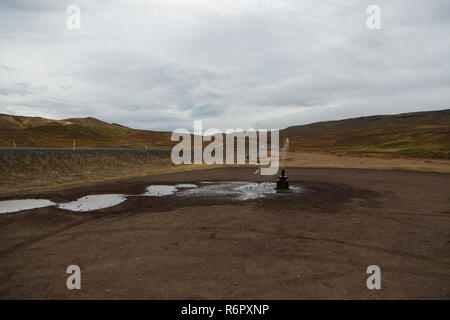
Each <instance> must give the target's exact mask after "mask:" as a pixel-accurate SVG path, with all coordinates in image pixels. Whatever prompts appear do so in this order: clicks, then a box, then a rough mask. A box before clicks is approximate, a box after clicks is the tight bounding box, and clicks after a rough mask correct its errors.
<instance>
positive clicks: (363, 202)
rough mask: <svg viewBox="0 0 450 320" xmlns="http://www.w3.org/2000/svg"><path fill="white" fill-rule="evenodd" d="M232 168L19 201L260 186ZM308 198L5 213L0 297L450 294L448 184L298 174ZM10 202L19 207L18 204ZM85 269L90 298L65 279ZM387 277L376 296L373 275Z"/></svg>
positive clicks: (435, 177) (325, 172)
mask: <svg viewBox="0 0 450 320" xmlns="http://www.w3.org/2000/svg"><path fill="white" fill-rule="evenodd" d="M253 171H254V170H253V169H250V168H223V169H213V170H205V171H192V172H181V173H173V174H168V175H155V176H148V177H144V178H133V179H126V180H121V181H117V182H107V183H101V184H95V185H87V186H85V187H74V188H67V189H60V190H58V191H55V192H49V191H47V192H42V193H34V194H29V195H25V194H21V195H19V194H18V195H16V196H15V197H24V196H27V197H39V198H48V199H51V200H54V201H67V200H75V199H77V198H78V197H80V196H84V195H87V194H94V193H97V194H99V193H126V194H139V193H142V192H143V191H144V189H145V187H146V186H148V185H149V184H157V183H165V184H176V183H195V182H200V181H229V180H248V181H252V180H254V176H253ZM288 174H289V179H290V181H291V183H292V184H295V185H298V186H301V187H302V188H303V189H304V191H303V192H301V193H295V194H286V195H280V194H278V195H273V196H268V197H266V198H262V199H255V200H248V201H244V202H242V201H237V200H232V199H229V198H226V197H220V198H214V197H209V198H207V197H192V198H184V197H179V196H176V195H170V196H166V197H160V198H151V197H131V198H129V200H127V201H126V202H124V203H122V204H120V205H118V206H116V207H113V208H110V209H103V210H100V211H96V212H93V213H71V212H67V211H63V210H61V209H58V208H56V207H48V208H42V209H35V210H29V211H24V212H20V213H15V214H3V215H0V270H1V271H0V298H1V299H17V298H19V299H22V298H31V299H36V298H44V299H53V298H61V299H79V298H84V299H91V298H101V299H103V298H105V299H115V298H133V299H180V298H181V299H253V298H256V299H334V298H336V299H342V298H357V299H374V298H389V299H390V298H402V299H410V298H425V299H428V298H437V299H449V295H450V220H449V219H450V175H449V174H438V173H423V172H407V171H381V170H356V169H311V168H308V169H301V168H289V169H288ZM10 198H11V197H10ZM72 264H75V265H78V266H80V268H81V279H82V280H81V286H82V289H81V290H68V289H67V288H66V278H67V277H68V274H66V268H67V266H69V265H72ZM374 264H375V265H379V266H380V268H381V285H382V289H381V290H368V289H367V287H366V279H367V277H368V275H367V274H366V268H367V266H369V265H374Z"/></svg>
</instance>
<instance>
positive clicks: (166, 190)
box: [143, 185, 177, 197]
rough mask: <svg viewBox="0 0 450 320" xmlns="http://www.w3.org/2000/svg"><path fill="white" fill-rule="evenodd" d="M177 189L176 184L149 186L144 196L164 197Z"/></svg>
mask: <svg viewBox="0 0 450 320" xmlns="http://www.w3.org/2000/svg"><path fill="white" fill-rule="evenodd" d="M176 190H177V188H176V186H163V185H159V186H158V185H155V186H149V187H147V191H146V192H145V193H144V194H143V196H151V197H162V196H168V195H171V194H173V193H174V192H175V191H176Z"/></svg>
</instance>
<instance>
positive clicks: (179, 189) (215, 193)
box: [0, 181, 301, 213]
mask: <svg viewBox="0 0 450 320" xmlns="http://www.w3.org/2000/svg"><path fill="white" fill-rule="evenodd" d="M275 187H276V184H275V183H269V182H261V183H256V182H247V181H229V182H206V181H205V182H200V183H199V184H198V185H197V184H191V183H185V184H178V185H174V186H172V185H151V186H148V187H147V188H146V190H145V193H143V194H140V195H124V194H100V195H87V196H84V197H81V198H79V199H78V200H75V201H69V202H65V203H54V202H52V201H50V200H45V199H21V200H4V201H0V213H13V212H19V211H24V210H30V209H36V208H43V207H48V206H56V207H58V208H60V209H63V210H68V211H77V212H86V211H95V210H100V209H105V208H110V207H114V206H117V205H119V204H121V203H123V202H125V201H126V200H127V198H128V197H131V196H141V197H142V196H144V197H164V196H169V195H172V194H174V195H176V196H180V197H220V196H227V197H231V199H235V200H252V199H257V198H262V197H266V196H268V195H271V194H276V189H275ZM300 190H301V189H300V188H299V187H291V191H292V192H298V191H300Z"/></svg>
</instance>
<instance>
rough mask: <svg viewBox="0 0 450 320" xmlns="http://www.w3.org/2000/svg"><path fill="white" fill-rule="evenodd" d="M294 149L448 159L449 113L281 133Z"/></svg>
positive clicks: (365, 120)
mask: <svg viewBox="0 0 450 320" xmlns="http://www.w3.org/2000/svg"><path fill="white" fill-rule="evenodd" d="M280 136H281V137H289V139H290V141H291V149H292V150H296V151H302V150H303V151H320V152H330V153H338V154H340V153H342V154H348V153H357V154H367V155H374V154H397V155H399V154H400V155H405V156H430V157H443V158H448V157H449V155H450V154H449V151H450V110H448V109H447V110H441V111H429V112H414V113H405V114H398V115H383V116H371V117H362V118H354V119H347V120H340V121H328V122H319V123H313V124H309V125H303V126H293V127H289V128H287V129H284V130H282V131H281V132H280Z"/></svg>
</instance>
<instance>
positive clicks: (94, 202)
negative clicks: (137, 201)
mask: <svg viewBox="0 0 450 320" xmlns="http://www.w3.org/2000/svg"><path fill="white" fill-rule="evenodd" d="M125 200H127V196H125V195H123V194H100V195H90V196H85V197H82V198H80V199H78V200H76V201H72V202H67V203H60V204H58V208H61V209H65V210H70V211H93V210H99V209H104V208H109V207H113V206H116V205H118V204H121V203H122V202H124V201H125Z"/></svg>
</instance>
